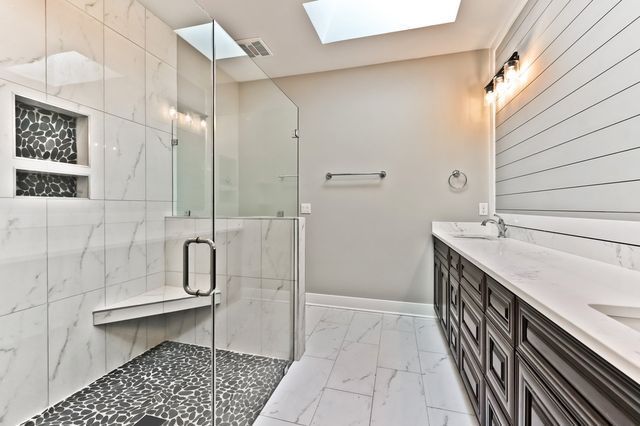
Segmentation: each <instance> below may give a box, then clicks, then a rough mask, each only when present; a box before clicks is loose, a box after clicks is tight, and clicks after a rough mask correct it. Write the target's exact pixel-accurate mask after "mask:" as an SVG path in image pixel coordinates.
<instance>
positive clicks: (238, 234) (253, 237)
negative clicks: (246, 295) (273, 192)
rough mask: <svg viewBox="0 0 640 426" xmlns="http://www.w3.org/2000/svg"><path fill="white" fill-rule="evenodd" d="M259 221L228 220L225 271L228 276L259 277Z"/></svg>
mask: <svg viewBox="0 0 640 426" xmlns="http://www.w3.org/2000/svg"><path fill="white" fill-rule="evenodd" d="M260 222H261V221H260V220H251V219H246V220H245V219H229V220H228V227H229V233H228V234H227V252H228V253H227V270H228V273H229V275H237V276H241V277H260V273H261V272H260V270H261V268H260V266H261V264H260V263H261V262H260V257H261V256H260V254H261V248H260V246H261V245H260V242H261V240H262V239H261V235H262V233H261V226H260Z"/></svg>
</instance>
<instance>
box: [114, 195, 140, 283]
mask: <svg viewBox="0 0 640 426" xmlns="http://www.w3.org/2000/svg"><path fill="white" fill-rule="evenodd" d="M105 210H106V228H105V230H106V238H105V242H106V259H105V261H106V284H107V285H108V286H109V285H114V284H118V283H122V282H125V281H130V280H133V279H135V278H140V277H143V276H145V275H146V273H147V248H146V231H145V216H146V212H145V210H146V205H145V202H144V201H107V202H106V209H105Z"/></svg>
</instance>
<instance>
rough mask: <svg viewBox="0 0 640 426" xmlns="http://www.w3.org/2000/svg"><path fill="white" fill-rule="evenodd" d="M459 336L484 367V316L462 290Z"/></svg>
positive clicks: (464, 290)
mask: <svg viewBox="0 0 640 426" xmlns="http://www.w3.org/2000/svg"><path fill="white" fill-rule="evenodd" d="M460 294H461V296H462V297H461V298H460V334H461V335H462V336H464V337H465V338H466V339H467V342H468V343H469V347H470V351H471V352H472V354H473V357H474V358H475V361H476V362H477V363H478V365H480V366H481V367H483V366H484V328H485V326H484V321H485V320H484V315H483V314H482V311H481V310H480V308H479V307H478V306H477V305H476V302H474V301H473V300H472V298H471V297H470V296H469V293H467V291H466V289H465V288H463V289H462V291H461V292H460Z"/></svg>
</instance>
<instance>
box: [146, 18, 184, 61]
mask: <svg viewBox="0 0 640 426" xmlns="http://www.w3.org/2000/svg"><path fill="white" fill-rule="evenodd" d="M146 19H147V22H146V48H147V51H148V52H149V53H151V54H153V55H155V56H157V57H158V58H160V59H161V60H162V61H163V62H166V63H167V64H169V65H171V66H172V67H173V68H176V67H177V63H178V36H177V35H176V33H175V32H174V31H173V30H172V29H171V27H169V25H167V24H166V23H164V22H162V21H161V20H160V19H159V18H158V17H157V16H155V15H154V14H153V13H151V12H149V11H148V10H147V18H146Z"/></svg>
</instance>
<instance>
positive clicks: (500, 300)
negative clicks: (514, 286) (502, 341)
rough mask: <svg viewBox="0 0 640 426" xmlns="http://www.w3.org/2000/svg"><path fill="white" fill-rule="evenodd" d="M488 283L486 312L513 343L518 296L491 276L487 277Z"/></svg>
mask: <svg viewBox="0 0 640 426" xmlns="http://www.w3.org/2000/svg"><path fill="white" fill-rule="evenodd" d="M486 283H487V284H486V287H487V295H486V298H485V299H486V301H487V307H486V309H485V314H486V316H487V318H489V320H490V321H493V323H494V324H495V326H496V327H497V328H498V330H500V331H501V332H502V333H503V334H504V336H505V337H506V338H507V340H509V342H511V344H512V345H513V342H514V340H515V335H516V327H515V320H516V309H515V307H516V298H515V296H514V295H513V293H511V292H510V291H509V290H507V289H506V288H504V287H503V286H502V285H501V284H499V283H498V282H497V281H495V280H494V279H493V278H491V277H489V276H487V277H486Z"/></svg>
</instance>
